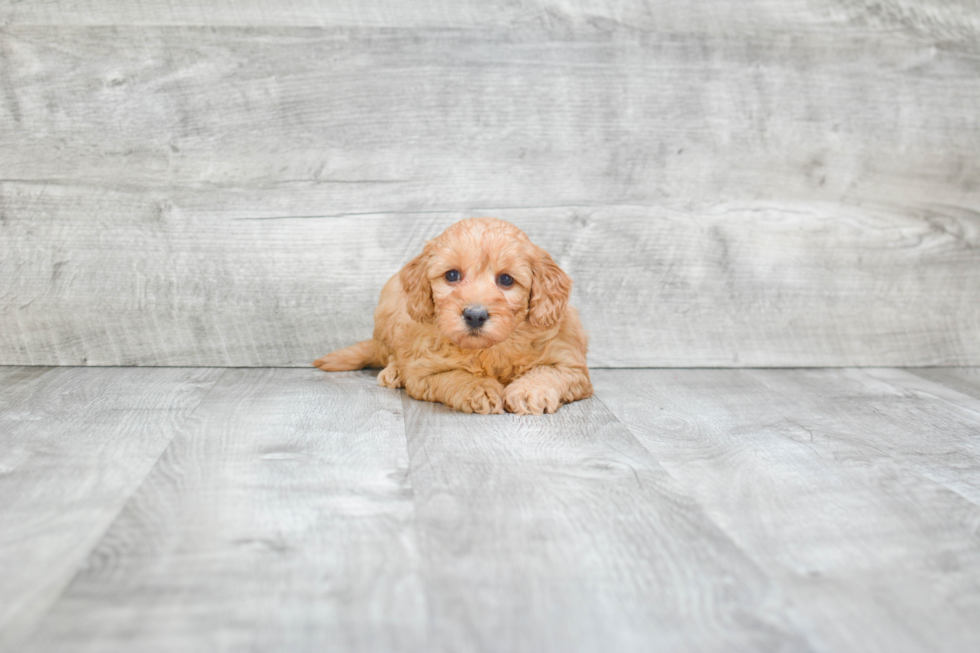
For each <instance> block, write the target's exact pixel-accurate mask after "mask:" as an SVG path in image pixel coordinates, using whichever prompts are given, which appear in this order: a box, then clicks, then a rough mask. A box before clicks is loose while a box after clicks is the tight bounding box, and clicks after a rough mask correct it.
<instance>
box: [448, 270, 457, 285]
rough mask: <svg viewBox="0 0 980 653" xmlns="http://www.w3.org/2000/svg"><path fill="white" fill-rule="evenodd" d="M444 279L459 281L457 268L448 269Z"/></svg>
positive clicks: (451, 281) (450, 281)
mask: <svg viewBox="0 0 980 653" xmlns="http://www.w3.org/2000/svg"><path fill="white" fill-rule="evenodd" d="M446 281H448V282H449V283H453V282H456V281H459V270H450V271H449V272H447V273H446Z"/></svg>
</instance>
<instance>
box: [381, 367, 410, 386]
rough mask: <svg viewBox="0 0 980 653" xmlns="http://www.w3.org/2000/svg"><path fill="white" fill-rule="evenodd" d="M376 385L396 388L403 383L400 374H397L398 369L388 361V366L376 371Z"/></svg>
mask: <svg viewBox="0 0 980 653" xmlns="http://www.w3.org/2000/svg"><path fill="white" fill-rule="evenodd" d="M378 385H380V386H383V387H385V388H393V389H398V388H401V387H402V386H404V385H405V384H404V383H402V379H401V376H400V375H399V374H398V370H397V369H395V366H394V364H390V363H389V365H388V367H386V368H384V369H383V370H381V372H379V373H378Z"/></svg>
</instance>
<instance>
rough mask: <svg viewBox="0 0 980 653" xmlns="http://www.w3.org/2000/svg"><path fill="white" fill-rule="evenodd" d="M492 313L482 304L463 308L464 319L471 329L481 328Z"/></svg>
mask: <svg viewBox="0 0 980 653" xmlns="http://www.w3.org/2000/svg"><path fill="white" fill-rule="evenodd" d="M489 317H490V314H489V313H487V309H485V308H483V307H482V306H467V307H466V308H464V309H463V321H465V322H466V324H467V326H469V327H470V328H471V329H479V328H480V327H482V326H483V323H484V322H486V321H487V319H488V318H489Z"/></svg>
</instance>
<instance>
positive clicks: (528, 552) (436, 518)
mask: <svg viewBox="0 0 980 653" xmlns="http://www.w3.org/2000/svg"><path fill="white" fill-rule="evenodd" d="M403 401H404V406H405V415H406V421H405V423H406V431H407V436H408V448H409V454H410V457H411V468H412V473H411V478H412V486H413V489H414V496H415V502H416V513H417V520H418V531H419V536H420V542H421V546H422V552H423V563H424V578H425V584H426V588H427V592H428V600H429V624H430V625H429V631H430V633H431V639H430V641H429V649H428V650H430V651H447V652H448V651H453V652H462V651H500V652H502V653H503V652H507V653H519V652H524V651H527V652H531V651H534V652H543V651H555V652H558V651H598V650H610V651H651V650H677V651H686V650H698V651H740V650H744V651H776V650H806V649H807V644H806V642H805V641H804V640H802V639H801V638H800V637H798V636H797V635H796V634H795V633H794V632H792V630H791V629H788V628H787V626H786V623H785V620H784V615H783V614H782V613H781V609H780V600H779V596H778V590H776V589H775V588H773V587H772V586H771V585H770V584H769V583H768V581H767V578H766V572H765V570H764V568H760V567H757V566H756V565H755V564H753V563H751V562H750V561H749V560H748V559H747V558H746V557H745V556H744V555H743V553H742V552H741V551H740V550H739V549H738V548H737V547H735V546H732V543H731V541H730V540H729V539H728V538H727V537H726V536H724V535H723V534H722V533H721V532H719V531H718V530H717V529H716V527H715V526H714V524H712V523H711V521H710V520H707V519H705V517H704V515H703V513H702V512H701V510H700V508H699V507H698V506H697V504H696V503H695V502H692V501H691V500H690V498H689V497H688V496H687V495H686V494H685V493H684V492H683V491H682V490H680V489H679V488H678V486H677V484H676V483H674V482H673V480H672V479H671V478H670V476H669V475H667V474H666V473H665V472H664V470H663V468H662V467H661V466H660V465H659V464H658V461H657V460H656V458H655V457H654V456H651V455H650V453H649V452H648V451H647V450H645V449H644V448H643V447H642V446H640V444H639V443H638V442H637V441H636V440H635V439H634V438H633V436H632V435H630V434H629V432H628V431H626V430H625V429H624V428H623V426H622V424H620V423H619V421H618V420H616V418H615V417H614V416H613V415H612V414H611V413H610V412H609V411H608V410H607V409H606V408H605V407H604V406H603V405H602V404H601V403H600V402H599V401H596V400H594V399H593V400H586V401H582V402H576V403H574V404H570V405H568V406H566V407H563V408H562V409H561V410H560V411H559V412H558V413H557V414H556V415H554V416H545V417H537V418H522V417H515V416H511V415H502V416H489V417H479V418H478V419H473V416H469V415H463V414H461V413H457V412H453V411H450V410H449V409H446V408H445V407H443V406H441V405H438V404H429V403H425V402H418V401H415V400H413V399H410V398H408V397H405V398H404V399H403Z"/></svg>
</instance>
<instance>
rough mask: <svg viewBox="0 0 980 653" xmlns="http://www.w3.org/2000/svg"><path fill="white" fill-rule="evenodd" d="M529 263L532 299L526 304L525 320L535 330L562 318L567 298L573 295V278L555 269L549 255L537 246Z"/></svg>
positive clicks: (556, 266)
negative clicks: (534, 327) (526, 319)
mask: <svg viewBox="0 0 980 653" xmlns="http://www.w3.org/2000/svg"><path fill="white" fill-rule="evenodd" d="M532 247H533V248H534V250H535V253H534V259H533V260H532V262H531V298H530V301H529V302H528V310H527V315H528V320H529V321H530V322H531V324H533V325H534V326H537V327H545V328H548V327H552V326H554V325H555V324H557V323H558V320H559V319H561V315H562V313H564V312H565V307H566V306H568V297H569V295H571V292H572V279H571V277H569V276H568V275H567V274H565V271H564V270H562V269H561V268H560V267H558V264H557V263H555V261H554V259H553V258H551V255H550V254H548V252H546V251H544V250H543V249H541V248H540V247H538V246H537V245H532Z"/></svg>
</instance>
